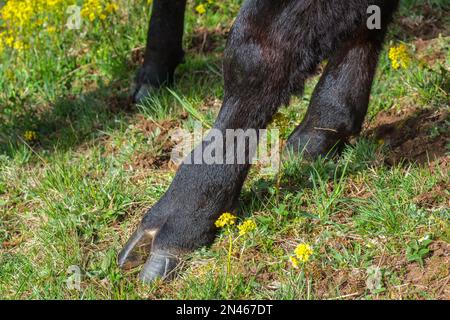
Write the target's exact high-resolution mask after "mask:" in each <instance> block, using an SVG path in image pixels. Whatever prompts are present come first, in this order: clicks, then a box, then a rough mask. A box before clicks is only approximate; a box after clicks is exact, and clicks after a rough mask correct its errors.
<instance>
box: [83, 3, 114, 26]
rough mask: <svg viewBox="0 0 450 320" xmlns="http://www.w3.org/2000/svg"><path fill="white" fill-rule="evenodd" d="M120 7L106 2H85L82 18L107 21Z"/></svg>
mask: <svg viewBox="0 0 450 320" xmlns="http://www.w3.org/2000/svg"><path fill="white" fill-rule="evenodd" d="M118 8H119V7H118V5H117V4H116V3H114V2H111V1H105V0H85V1H84V4H83V8H82V9H81V16H82V17H83V18H87V19H89V21H91V22H92V21H94V20H95V19H97V18H98V19H100V20H105V19H106V18H107V17H108V16H109V15H111V14H113V13H115V12H116V11H117V9H118Z"/></svg>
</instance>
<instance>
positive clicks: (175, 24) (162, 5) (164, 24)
mask: <svg viewBox="0 0 450 320" xmlns="http://www.w3.org/2000/svg"><path fill="white" fill-rule="evenodd" d="M185 8H186V0H155V1H154V2H153V9H152V16H151V19H150V25H149V28H148V35H147V47H146V48H145V56H144V64H143V66H142V67H141V68H140V69H139V71H138V73H137V75H136V79H135V88H134V90H133V100H134V101H135V102H139V101H141V100H142V99H143V98H144V97H145V96H147V95H148V94H149V93H150V92H151V90H152V89H154V88H159V87H160V86H161V85H165V84H171V83H172V82H173V75H174V72H175V69H176V67H177V66H178V65H179V64H180V63H181V62H182V60H183V57H184V52H183V49H182V39H183V29H184V11H185Z"/></svg>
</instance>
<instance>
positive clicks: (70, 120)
mask: <svg viewBox="0 0 450 320" xmlns="http://www.w3.org/2000/svg"><path fill="white" fill-rule="evenodd" d="M219 59H220V56H218V57H216V58H214V59H210V58H208V59H206V58H205V59H203V58H202V57H200V58H198V57H196V59H194V60H193V62H192V61H189V62H188V63H186V65H182V66H180V68H179V70H178V71H177V78H178V79H179V81H178V83H177V84H176V88H175V89H176V90H180V91H181V92H185V91H189V89H190V88H191V86H193V85H194V84H196V83H199V82H201V81H204V78H205V75H207V74H211V64H215V65H219V64H220V62H219ZM137 67H138V65H136V66H133V69H137ZM128 70H130V68H129V67H128ZM214 76H215V77H217V75H214ZM113 78H114V79H121V80H116V81H115V82H112V83H110V84H109V85H101V86H99V87H98V88H97V89H95V90H92V91H87V92H84V93H82V94H79V95H76V96H75V95H67V96H65V97H62V98H61V99H59V100H57V101H54V102H50V103H48V107H46V108H45V110H43V111H36V110H34V109H33V108H28V109H25V110H24V111H23V112H21V113H20V114H16V115H13V116H12V117H11V118H10V119H9V120H8V121H7V122H5V123H4V124H2V126H1V127H0V154H1V153H3V154H7V155H13V154H14V153H15V151H17V150H18V149H19V148H21V147H23V145H24V144H25V143H27V144H29V145H30V146H31V147H32V148H33V149H34V150H35V151H37V152H39V151H42V150H46V152H52V151H54V150H59V151H65V150H69V149H73V148H76V147H77V146H79V145H82V144H83V143H86V142H88V141H93V140H95V139H97V138H98V137H100V136H101V135H102V134H103V132H109V131H113V130H118V129H120V128H125V127H127V126H128V124H129V123H130V121H132V119H133V116H134V114H136V113H138V112H139V111H138V106H136V105H134V104H132V102H131V99H130V94H129V93H130V90H129V88H130V84H131V82H130V81H129V80H126V79H124V75H123V74H117V75H114V76H113ZM125 78H126V77H125ZM128 78H129V79H130V78H132V74H130V75H128ZM163 94H164V93H163ZM174 102H175V100H174ZM28 130H31V131H35V132H36V134H37V138H36V140H35V141H32V142H26V141H25V140H24V133H25V132H26V131H28Z"/></svg>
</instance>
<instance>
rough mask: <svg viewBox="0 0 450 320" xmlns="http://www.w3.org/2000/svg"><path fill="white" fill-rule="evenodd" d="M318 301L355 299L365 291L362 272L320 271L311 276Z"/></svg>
mask: <svg viewBox="0 0 450 320" xmlns="http://www.w3.org/2000/svg"><path fill="white" fill-rule="evenodd" d="M313 279H314V284H313V286H314V292H315V293H316V298H318V299H330V298H333V299H338V298H341V299H356V298H357V297H358V296H361V295H362V294H364V292H365V291H366V274H365V272H364V270H360V269H354V270H321V271H318V272H316V273H314V274H313Z"/></svg>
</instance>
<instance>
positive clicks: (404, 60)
mask: <svg viewBox="0 0 450 320" xmlns="http://www.w3.org/2000/svg"><path fill="white" fill-rule="evenodd" d="M389 59H390V60H391V64H392V67H393V68H394V69H395V70H397V69H400V68H402V69H406V68H408V66H409V63H410V62H411V57H410V55H409V52H408V47H407V46H406V45H404V44H401V45H399V46H396V47H392V48H390V49H389Z"/></svg>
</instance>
